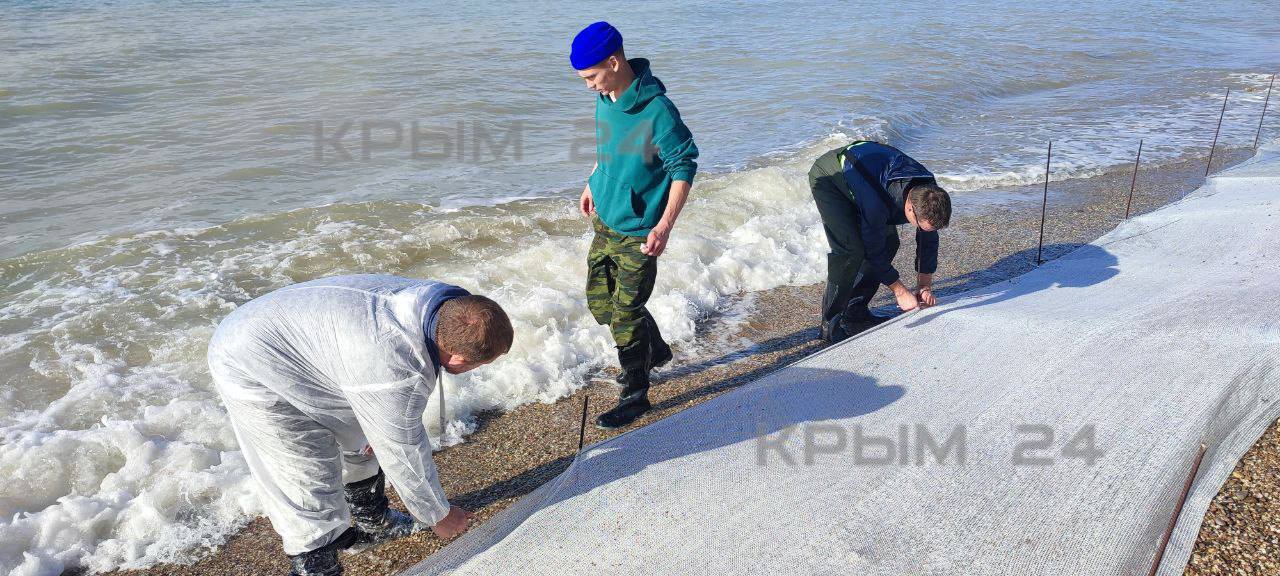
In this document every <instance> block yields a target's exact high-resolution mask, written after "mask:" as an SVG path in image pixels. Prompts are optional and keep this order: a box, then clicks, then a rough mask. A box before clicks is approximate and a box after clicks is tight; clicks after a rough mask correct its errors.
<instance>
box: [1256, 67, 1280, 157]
mask: <svg viewBox="0 0 1280 576" xmlns="http://www.w3.org/2000/svg"><path fill="white" fill-rule="evenodd" d="M1275 84H1276V75H1275V74H1272V75H1271V83H1270V84H1267V99H1266V100H1263V101H1262V116H1261V117H1259V118H1258V133H1257V134H1255V135H1254V136H1253V149H1254V150H1257V149H1258V139H1259V138H1261V137H1262V121H1263V120H1266V118H1267V104H1270V103H1271V87H1272V86H1275Z"/></svg>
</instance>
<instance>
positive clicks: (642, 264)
mask: <svg viewBox="0 0 1280 576" xmlns="http://www.w3.org/2000/svg"><path fill="white" fill-rule="evenodd" d="M592 225H593V226H594V227H595V233H596V236H595V239H594V240H592V242H591V250H590V251H589V252H588V253H587V307H588V308H590V309H591V315H592V316H594V317H595V319H596V322H598V323H600V324H602V325H608V326H609V330H610V331H611V332H613V342H614V345H616V346H617V347H618V348H629V347H630V346H631V345H632V344H639V343H640V342H641V341H647V339H648V338H649V337H650V334H649V332H650V331H653V332H655V333H656V332H657V325H656V324H654V322H653V318H652V317H651V316H649V311H648V310H647V309H645V304H647V303H648V302H649V296H650V295H651V294H652V293H653V283H654V281H655V280H656V279H657V277H658V259H657V258H655V257H652V256H649V255H647V254H645V253H644V252H641V251H640V248H641V247H643V246H644V243H645V237H644V236H627V235H624V234H620V233H618V232H615V231H613V230H612V229H610V228H609V227H608V226H605V225H604V223H603V222H601V221H600V218H599V217H596V218H592ZM652 336H654V337H657V338H660V337H661V336H657V334H653V335H652ZM646 343H647V342H646ZM641 347H644V346H641Z"/></svg>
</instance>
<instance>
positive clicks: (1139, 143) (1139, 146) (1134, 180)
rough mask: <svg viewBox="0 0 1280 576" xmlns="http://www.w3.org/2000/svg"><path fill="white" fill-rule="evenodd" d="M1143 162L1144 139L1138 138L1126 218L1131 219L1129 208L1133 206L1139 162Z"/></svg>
mask: <svg viewBox="0 0 1280 576" xmlns="http://www.w3.org/2000/svg"><path fill="white" fill-rule="evenodd" d="M1139 162H1142V140H1141V139H1139V140H1138V155H1137V156H1135V157H1134V158H1133V180H1131V181H1129V201H1128V202H1126V203H1125V205H1124V219H1125V220H1128V219H1129V209H1130V208H1133V188H1134V187H1135V186H1137V185H1138V163H1139Z"/></svg>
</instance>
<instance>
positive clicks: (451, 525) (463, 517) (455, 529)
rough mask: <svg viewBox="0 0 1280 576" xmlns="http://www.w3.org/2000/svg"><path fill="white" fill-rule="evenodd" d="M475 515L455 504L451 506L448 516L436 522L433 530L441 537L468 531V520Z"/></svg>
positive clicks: (450, 536) (449, 536)
mask: <svg viewBox="0 0 1280 576" xmlns="http://www.w3.org/2000/svg"><path fill="white" fill-rule="evenodd" d="M473 516H475V515H474V514H472V513H470V512H468V511H466V510H464V509H462V508H459V507H457V506H454V507H452V508H449V514H448V515H447V516H445V517H444V518H441V519H440V521H439V522H436V525H435V526H432V527H431V531H432V532H435V533H436V536H439V537H441V538H453V537H454V536H457V535H459V534H461V533H463V532H466V531H467V522H468V521H469V520H471V518H472V517H473Z"/></svg>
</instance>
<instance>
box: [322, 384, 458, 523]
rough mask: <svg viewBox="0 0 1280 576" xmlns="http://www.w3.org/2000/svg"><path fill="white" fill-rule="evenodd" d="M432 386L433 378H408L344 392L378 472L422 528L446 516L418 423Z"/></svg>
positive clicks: (444, 501) (423, 432) (423, 431)
mask: <svg viewBox="0 0 1280 576" xmlns="http://www.w3.org/2000/svg"><path fill="white" fill-rule="evenodd" d="M432 384H434V380H427V379H426V378H425V376H424V375H422V374H413V375H412V376H409V377H408V378H406V379H404V380H402V381H400V382H395V383H391V384H381V385H373V386H369V387H358V388H356V389H355V390H352V389H348V390H347V391H346V393H347V399H348V401H350V402H351V407H352V408H353V409H354V411H355V415H356V420H357V421H359V424H360V428H361V429H362V430H364V433H365V438H366V439H368V441H369V446H371V447H372V448H373V453H374V456H375V457H377V459H378V464H379V465H380V466H382V471H383V472H384V473H385V474H386V475H387V479H388V480H390V481H391V484H392V485H393V486H395V487H396V493H397V494H399V495H400V500H401V501H403V502H404V505H405V507H406V508H408V509H409V512H410V513H411V514H413V516H414V518H417V520H418V522H420V523H423V524H426V525H428V526H434V525H435V524H436V523H437V522H439V521H440V520H441V519H442V518H444V517H445V516H446V515H448V513H449V500H448V499H447V498H446V497H445V494H444V488H442V487H441V486H440V478H439V474H438V473H437V471H436V463H435V460H432V458H431V441H430V440H429V439H428V438H427V430H426V427H425V426H423V424H422V414H423V412H424V411H425V410H426V407H427V397H428V396H429V395H430V393H431V390H432V389H433V388H434V386H433V385H432Z"/></svg>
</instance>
